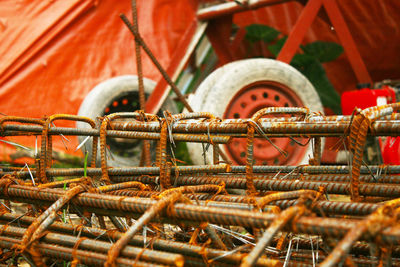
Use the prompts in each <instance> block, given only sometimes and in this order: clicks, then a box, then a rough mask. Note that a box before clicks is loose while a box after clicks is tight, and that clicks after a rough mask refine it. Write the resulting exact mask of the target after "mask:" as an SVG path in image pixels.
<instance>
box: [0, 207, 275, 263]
mask: <svg viewBox="0 0 400 267" xmlns="http://www.w3.org/2000/svg"><path fill="white" fill-rule="evenodd" d="M34 219H35V218H34V217H29V216H23V215H21V214H14V213H13V214H11V213H6V214H2V215H0V220H3V221H6V222H11V221H13V223H14V224H16V225H19V224H30V223H32V222H33V221H34ZM49 229H51V230H54V231H60V232H64V233H69V234H73V235H76V233H77V232H80V231H81V234H82V236H87V237H90V238H96V239H99V240H103V241H107V242H108V241H109V238H111V239H113V240H116V239H119V238H120V237H121V236H122V235H123V233H121V232H118V231H105V230H102V229H99V228H93V227H87V226H84V227H78V226H73V225H71V224H64V223H61V222H54V223H53V224H52V225H51V226H50V227H49ZM129 244H131V245H134V246H143V244H144V237H143V236H138V235H137V236H134V237H133V238H132V239H131V240H130V241H129ZM153 249H157V250H161V251H167V252H171V253H179V254H182V255H184V256H191V257H197V258H200V259H201V258H202V255H201V254H200V253H199V252H200V251H201V250H202V251H203V253H204V254H203V255H205V256H206V257H207V258H208V259H214V258H215V260H214V261H215V262H225V263H229V264H235V265H238V264H239V263H240V261H241V259H242V258H243V256H244V255H243V254H242V253H240V252H237V253H235V254H227V253H226V251H224V250H218V249H212V248H202V247H201V246H196V245H191V244H187V243H182V242H178V241H169V240H164V239H155V240H154V242H153ZM185 258H186V257H185ZM267 263H268V262H267V261H266V259H265V258H263V257H260V258H259V259H258V261H257V263H256V265H255V266H268V264H267Z"/></svg>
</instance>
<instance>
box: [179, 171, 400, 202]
mask: <svg viewBox="0 0 400 267" xmlns="http://www.w3.org/2000/svg"><path fill="white" fill-rule="evenodd" d="M221 182H224V183H225V186H226V188H236V189H246V179H231V178H218V179H217V178H208V177H200V176H192V177H190V176H185V177H182V176H181V177H178V178H177V179H176V182H175V183H176V184H177V185H179V186H180V185H200V184H219V183H221ZM254 185H255V187H256V189H257V190H268V191H293V190H300V189H310V190H318V189H319V188H320V187H323V188H324V189H325V190H326V192H327V193H329V194H342V195H348V194H349V192H350V185H349V184H348V183H339V182H336V183H330V182H314V181H297V180H295V181H293V180H275V179H269V180H267V179H264V180H259V179H254ZM360 194H361V195H364V196H380V197H388V196H390V197H392V198H395V197H400V187H398V186H394V185H389V184H361V185H360Z"/></svg>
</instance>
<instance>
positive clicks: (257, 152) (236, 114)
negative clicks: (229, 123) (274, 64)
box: [224, 81, 307, 165]
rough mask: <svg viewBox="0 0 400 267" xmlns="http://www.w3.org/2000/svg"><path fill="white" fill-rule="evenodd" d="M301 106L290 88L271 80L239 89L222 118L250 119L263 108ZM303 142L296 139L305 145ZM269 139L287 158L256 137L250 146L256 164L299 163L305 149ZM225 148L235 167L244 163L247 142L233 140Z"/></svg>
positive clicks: (285, 139) (265, 141)
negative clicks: (285, 153) (252, 148)
mask: <svg viewBox="0 0 400 267" xmlns="http://www.w3.org/2000/svg"><path fill="white" fill-rule="evenodd" d="M302 106H304V105H303V102H302V101H301V99H300V98H299V97H298V96H297V94H295V93H294V92H293V91H292V90H291V89H290V88H289V87H287V86H285V85H283V84H280V83H277V82H273V81H259V82H256V83H252V84H250V85H248V86H246V87H244V88H242V89H241V90H239V91H238V92H237V93H236V94H235V95H234V96H233V97H232V99H231V101H230V102H229V104H228V106H227V108H226V110H225V113H224V118H225V119H231V118H234V119H239V118H251V117H252V116H253V114H254V113H255V112H257V111H258V110H260V109H262V108H266V107H302ZM288 116H289V115H288ZM265 117H267V116H265ZM302 139H303V138H298V139H296V140H297V141H299V142H302V143H304V140H302ZM270 140H271V142H273V143H274V144H275V145H276V146H278V147H279V148H281V149H282V150H284V151H286V152H287V153H288V156H287V157H285V156H284V155H282V154H281V153H280V152H279V151H278V150H277V149H276V148H275V147H274V146H273V145H271V143H269V142H268V141H267V140H265V139H264V138H263V139H261V138H256V139H255V140H254V144H253V145H254V152H253V153H254V160H255V164H256V165H296V164H299V163H300V162H301V160H302V159H303V157H304V155H305V153H306V150H307V148H306V147H304V146H299V145H298V144H296V142H295V141H294V140H292V139H289V138H270ZM226 149H227V152H228V153H227V154H228V156H229V157H230V159H231V160H233V161H234V162H235V163H237V164H241V165H243V164H246V150H247V149H246V139H244V138H233V139H232V141H231V142H230V143H229V144H227V145H226Z"/></svg>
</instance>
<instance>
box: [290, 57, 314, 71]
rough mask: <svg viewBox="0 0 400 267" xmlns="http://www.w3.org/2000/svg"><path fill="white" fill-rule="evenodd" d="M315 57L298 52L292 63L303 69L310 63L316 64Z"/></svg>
mask: <svg viewBox="0 0 400 267" xmlns="http://www.w3.org/2000/svg"><path fill="white" fill-rule="evenodd" d="M314 62H315V58H314V57H313V56H310V55H307V54H296V55H294V57H293V59H292V61H291V62H290V65H292V66H293V67H295V68H297V69H303V68H305V67H306V66H308V65H310V64H314Z"/></svg>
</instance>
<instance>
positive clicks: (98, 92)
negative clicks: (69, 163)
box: [77, 75, 177, 167]
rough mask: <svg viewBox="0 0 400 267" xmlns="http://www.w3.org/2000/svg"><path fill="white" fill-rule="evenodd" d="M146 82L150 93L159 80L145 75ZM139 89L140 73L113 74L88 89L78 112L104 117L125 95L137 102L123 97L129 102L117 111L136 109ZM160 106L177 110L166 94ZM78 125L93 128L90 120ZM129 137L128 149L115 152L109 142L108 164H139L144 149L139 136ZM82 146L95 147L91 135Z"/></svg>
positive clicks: (164, 108)
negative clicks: (115, 102)
mask: <svg viewBox="0 0 400 267" xmlns="http://www.w3.org/2000/svg"><path fill="white" fill-rule="evenodd" d="M143 83H144V89H145V93H146V94H147V95H149V94H150V93H151V92H152V91H153V89H154V87H155V85H156V83H155V82H154V81H152V80H149V79H146V78H144V79H143ZM138 92H139V84H138V77H137V76H136V75H124V76H118V77H115V78H111V79H109V80H106V81H104V82H102V83H100V84H98V85H97V86H96V87H94V88H93V89H92V90H91V91H90V92H89V94H88V95H87V96H86V97H85V99H84V101H83V102H82V104H81V106H80V108H79V111H78V115H80V116H85V117H89V118H91V119H93V120H96V118H97V117H101V116H104V115H105V114H106V109H107V108H109V107H111V108H115V107H114V106H113V103H114V101H117V102H121V101H118V100H120V99H124V98H127V99H129V100H133V101H134V102H135V103H133V104H132V101H129V103H127V101H126V102H125V101H124V103H126V104H125V105H122V104H121V103H118V104H119V106H117V107H116V108H117V109H118V110H116V111H117V112H119V111H125V112H133V111H135V110H137V109H139V107H138V103H139V99H138V98H137V96H138ZM161 109H162V110H168V111H169V112H171V113H173V114H174V113H176V112H177V108H176V106H175V103H174V102H173V101H172V100H171V99H169V98H167V100H166V101H165V102H164V104H163V106H162V108H161ZM107 113H108V112H107ZM77 127H78V128H90V126H88V124H86V123H82V122H77ZM85 138H86V137H85V136H79V137H78V139H79V142H82V141H83V140H84V139H85ZM130 141H131V142H130V143H128V147H129V148H128V149H126V151H124V149H123V148H122V150H118V153H117V152H116V150H115V151H113V147H112V146H111V145H110V150H111V151H110V152H111V154H112V155H110V157H109V158H108V159H107V164H108V165H109V166H113V167H122V166H137V165H138V164H139V162H140V157H141V150H142V145H141V142H139V141H138V140H130ZM99 149H100V147H99ZM82 150H83V151H91V150H92V139H91V138H89V140H88V141H87V142H86V143H85V145H84V146H83V147H82ZM98 151H99V150H98ZM121 151H122V153H121ZM99 158H100V153H98V157H97V159H99Z"/></svg>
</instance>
